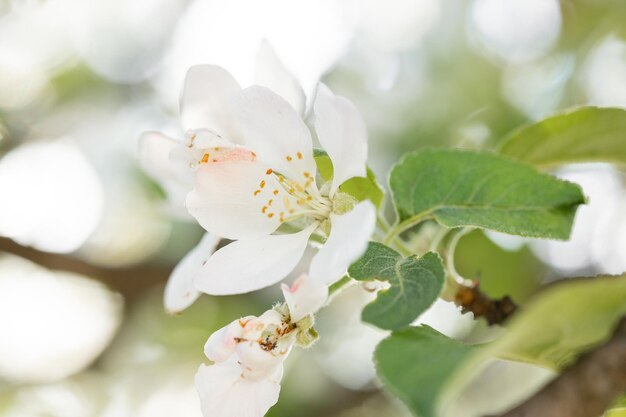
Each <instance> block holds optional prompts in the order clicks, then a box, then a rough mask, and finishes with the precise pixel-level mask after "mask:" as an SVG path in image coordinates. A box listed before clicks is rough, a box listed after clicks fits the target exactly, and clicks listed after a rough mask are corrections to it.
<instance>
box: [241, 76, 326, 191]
mask: <svg viewBox="0 0 626 417" xmlns="http://www.w3.org/2000/svg"><path fill="white" fill-rule="evenodd" d="M234 105H235V108H234V111H235V115H236V117H237V120H238V122H239V127H240V128H241V134H242V140H243V144H244V145H246V146H248V147H249V148H250V149H253V150H254V151H255V152H256V153H257V155H258V156H259V158H260V159H261V160H263V162H265V163H266V164H268V165H269V166H270V167H271V168H272V169H274V170H275V171H277V172H280V173H282V174H283V175H285V176H287V177H289V178H291V179H293V180H296V181H305V180H306V178H307V177H305V176H304V173H305V172H306V173H308V174H309V175H315V169H316V167H315V160H314V159H313V145H312V141H311V132H309V129H308V128H307V126H306V125H305V124H304V122H303V121H302V119H301V118H300V116H299V115H298V113H296V111H295V110H294V108H293V107H291V105H290V104H289V103H287V101H285V99H283V98H282V97H280V96H279V95H277V94H275V93H273V92H271V91H270V90H269V89H267V88H265V87H259V86H252V87H249V88H246V89H244V90H242V91H241V93H240V94H239V95H238V96H237V99H236V101H235V104H234Z"/></svg>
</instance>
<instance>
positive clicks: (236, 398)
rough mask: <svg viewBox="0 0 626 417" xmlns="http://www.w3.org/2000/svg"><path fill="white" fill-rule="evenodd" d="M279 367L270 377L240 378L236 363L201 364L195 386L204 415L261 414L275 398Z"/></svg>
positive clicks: (235, 416)
mask: <svg viewBox="0 0 626 417" xmlns="http://www.w3.org/2000/svg"><path fill="white" fill-rule="evenodd" d="M281 377H282V366H280V369H278V370H277V371H276V372H275V374H274V375H272V377H271V378H266V379H261V380H256V381H253V380H248V379H245V378H242V376H241V368H240V367H239V366H237V364H236V362H228V363H221V364H215V365H211V366H206V365H201V366H200V368H199V369H198V372H197V373H196V389H197V390H198V394H199V395H200V404H201V407H202V414H203V415H204V417H263V416H264V415H265V413H267V411H268V410H269V409H270V407H271V406H273V405H274V404H276V402H277V401H278V395H279V393H280V379H281Z"/></svg>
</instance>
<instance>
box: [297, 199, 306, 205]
mask: <svg viewBox="0 0 626 417" xmlns="http://www.w3.org/2000/svg"><path fill="white" fill-rule="evenodd" d="M297 203H298V205H299V206H303V205H304V203H305V200H304V198H299V199H298V201H297Z"/></svg>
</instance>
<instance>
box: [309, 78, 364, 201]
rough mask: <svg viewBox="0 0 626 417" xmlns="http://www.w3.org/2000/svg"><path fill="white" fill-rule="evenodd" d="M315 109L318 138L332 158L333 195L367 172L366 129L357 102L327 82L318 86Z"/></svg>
mask: <svg viewBox="0 0 626 417" xmlns="http://www.w3.org/2000/svg"><path fill="white" fill-rule="evenodd" d="M313 109H314V112H315V131H316V133H317V137H318V139H319V141H320V144H321V145H322V148H324V150H326V152H328V156H329V157H330V159H331V160H332V161H333V170H334V177H333V184H332V187H331V190H330V196H331V197H332V196H333V195H334V193H335V191H336V190H337V188H338V187H339V186H340V185H341V184H342V183H343V182H344V181H346V180H348V179H350V178H352V177H364V176H365V175H366V164H367V128H366V127H365V122H364V121H363V118H362V117H361V114H360V113H359V111H358V110H357V109H356V107H354V104H352V103H351V102H350V101H348V100H346V99H345V98H343V97H339V96H336V95H334V94H333V93H332V92H331V91H330V90H329V89H328V87H326V86H325V85H324V84H320V85H319V87H318V89H317V97H316V98H315V104H314V107H313Z"/></svg>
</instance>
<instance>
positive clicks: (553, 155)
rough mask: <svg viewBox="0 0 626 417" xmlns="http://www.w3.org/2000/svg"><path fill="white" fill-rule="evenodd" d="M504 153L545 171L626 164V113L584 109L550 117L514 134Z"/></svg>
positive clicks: (506, 140) (590, 108)
mask: <svg viewBox="0 0 626 417" xmlns="http://www.w3.org/2000/svg"><path fill="white" fill-rule="evenodd" d="M500 153H501V154H502V155H506V156H509V157H512V158H515V159H518V160H520V161H524V162H527V163H529V164H532V165H536V166H541V167H546V166H551V165H556V164H569V163H574V162H594V161H596V162H617V163H626V110H624V109H617V108H600V107H581V108H577V109H574V110H569V111H567V112H565V113H560V114H556V115H554V116H550V117H548V118H546V119H544V120H542V121H540V122H537V123H533V124H530V125H528V126H524V127H522V128H520V129H518V130H516V131H514V132H512V133H511V134H510V135H509V136H507V137H506V138H505V139H504V141H503V144H502V146H501V148H500Z"/></svg>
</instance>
